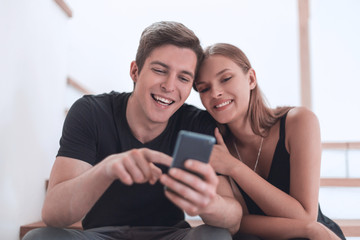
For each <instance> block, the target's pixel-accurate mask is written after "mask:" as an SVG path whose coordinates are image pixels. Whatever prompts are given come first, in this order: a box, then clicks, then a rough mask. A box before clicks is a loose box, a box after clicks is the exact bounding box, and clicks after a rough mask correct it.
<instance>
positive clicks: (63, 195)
mask: <svg viewBox="0 0 360 240" xmlns="http://www.w3.org/2000/svg"><path fill="white" fill-rule="evenodd" d="M112 181H113V180H111V179H109V177H107V176H106V174H104V168H103V167H102V166H101V164H99V165H98V166H95V167H91V168H90V169H88V170H87V171H86V172H84V173H83V174H81V175H79V176H78V177H76V178H73V179H70V180H67V181H63V182H61V183H58V184H56V185H55V186H53V187H52V188H51V189H49V191H48V192H47V195H46V198H45V202H44V206H43V211H42V217H43V221H44V222H45V223H46V224H47V225H49V226H53V227H65V226H68V225H71V224H73V223H74V222H77V221H79V220H81V219H82V218H83V217H84V216H85V214H86V213H87V212H88V211H89V210H90V209H91V207H92V206H93V205H94V204H95V203H96V201H97V200H98V199H99V198H100V196H101V195H102V194H103V193H104V192H105V190H106V189H107V188H108V187H109V186H110V184H111V183H112ZM59 199H61V201H59Z"/></svg>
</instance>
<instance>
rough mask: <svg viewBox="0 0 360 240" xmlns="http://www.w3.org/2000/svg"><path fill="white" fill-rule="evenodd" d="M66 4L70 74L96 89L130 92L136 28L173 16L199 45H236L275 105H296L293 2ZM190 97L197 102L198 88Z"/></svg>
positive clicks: (99, 0) (75, 0)
mask: <svg viewBox="0 0 360 240" xmlns="http://www.w3.org/2000/svg"><path fill="white" fill-rule="evenodd" d="M69 5H70V6H71V7H72V8H73V10H74V17H73V19H72V20H71V22H70V32H71V34H70V36H71V41H70V55H69V73H70V75H71V76H72V77H73V78H74V79H76V80H78V81H80V82H81V83H83V85H85V86H88V88H89V89H91V90H92V91H94V92H98V93H100V92H108V91H111V90H117V91H131V90H132V86H133V85H132V81H131V79H130V77H129V68H130V62H131V61H132V60H134V59H135V54H136V50H137V46H138V43H139V38H140V35H141V32H142V31H143V29H144V28H145V27H147V26H148V25H150V24H151V23H153V22H156V21H161V20H174V21H179V22H182V23H184V24H185V25H186V26H188V27H189V28H191V29H192V30H193V31H194V32H195V33H196V34H197V35H198V37H199V38H200V40H201V42H202V45H203V46H204V47H205V46H208V45H210V44H213V43H216V42H229V43H232V44H235V45H237V46H239V47H240V48H241V49H242V50H243V51H244V52H245V53H246V54H247V55H248V57H249V59H250V61H251V63H252V65H253V67H254V68H255V70H256V71H257V76H258V80H259V83H260V86H261V87H262V89H263V90H264V92H265V93H266V96H267V97H268V99H269V100H271V101H270V102H271V104H272V105H273V106H277V105H299V103H300V93H299V91H298V85H299V57H298V25H297V21H298V15H297V14H298V13H297V11H298V10H297V0H272V1H268V0H256V1H251V0H222V1H220V0H210V1H209V0H196V1H194V0H182V1H167V0H153V1H117V0H106V1H104V0H86V1H84V0H71V1H69ZM274 86H275V88H274ZM284 89H286V91H284ZM188 102H190V103H192V104H194V105H197V106H199V107H202V104H201V102H200V99H199V97H198V95H197V93H192V94H191V96H190V98H189V99H188Z"/></svg>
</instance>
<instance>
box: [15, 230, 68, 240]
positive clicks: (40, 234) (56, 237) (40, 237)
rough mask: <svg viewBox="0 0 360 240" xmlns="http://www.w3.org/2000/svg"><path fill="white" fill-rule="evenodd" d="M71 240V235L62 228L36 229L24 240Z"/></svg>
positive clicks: (27, 234)
mask: <svg viewBox="0 0 360 240" xmlns="http://www.w3.org/2000/svg"><path fill="white" fill-rule="evenodd" d="M49 239H51V240H70V239H72V237H71V234H70V233H69V232H67V231H66V230H64V229H61V228H52V227H45V228H36V229H34V230H31V231H30V232H28V233H26V234H25V236H24V237H23V239H22V240H49Z"/></svg>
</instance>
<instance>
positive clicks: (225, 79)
mask: <svg viewBox="0 0 360 240" xmlns="http://www.w3.org/2000/svg"><path fill="white" fill-rule="evenodd" d="M231 78H232V77H227V78H224V79H223V80H222V82H227V81H229V80H230V79H231Z"/></svg>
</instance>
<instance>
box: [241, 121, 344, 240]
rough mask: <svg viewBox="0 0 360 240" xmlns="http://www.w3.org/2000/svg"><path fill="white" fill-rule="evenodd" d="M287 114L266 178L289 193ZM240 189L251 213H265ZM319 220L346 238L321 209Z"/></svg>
mask: <svg viewBox="0 0 360 240" xmlns="http://www.w3.org/2000/svg"><path fill="white" fill-rule="evenodd" d="M286 116H287V114H285V115H284V116H283V117H282V118H281V119H280V136H279V141H278V142H277V145H276V148H275V153H274V157H273V160H272V164H271V167H270V172H269V176H268V178H267V179H266V180H267V181H268V182H269V183H271V184H272V185H274V186H275V187H277V188H279V189H281V190H282V191H284V192H286V193H287V194H289V192H290V154H289V153H288V151H287V150H286V148H285V120H286ZM237 186H238V188H239V190H240V191H241V193H242V195H243V197H244V200H245V202H246V206H247V208H248V210H249V213H250V214H255V215H264V216H265V213H264V212H263V211H262V210H261V208H260V207H259V206H258V205H257V204H256V203H255V202H254V201H253V200H252V199H251V198H250V197H249V196H248V195H247V194H246V193H245V192H244V191H243V190H242V189H241V188H240V186H239V185H237ZM317 221H318V222H321V223H323V224H324V225H325V226H326V227H328V228H329V229H330V230H332V231H333V232H334V233H335V234H336V235H338V236H339V237H340V238H341V239H345V236H344V234H343V232H342V231H341V229H340V227H339V226H338V225H337V224H336V223H335V222H334V221H332V220H331V219H329V218H328V217H326V216H325V215H324V214H323V213H322V212H321V209H320V205H319V212H318V219H317Z"/></svg>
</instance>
